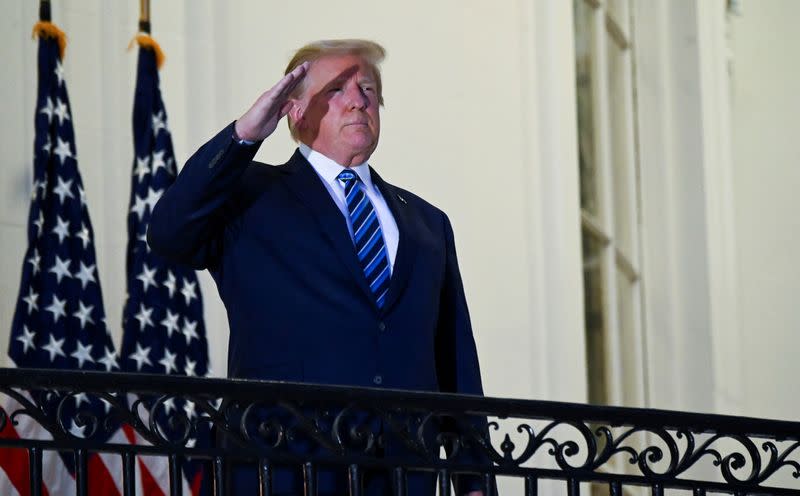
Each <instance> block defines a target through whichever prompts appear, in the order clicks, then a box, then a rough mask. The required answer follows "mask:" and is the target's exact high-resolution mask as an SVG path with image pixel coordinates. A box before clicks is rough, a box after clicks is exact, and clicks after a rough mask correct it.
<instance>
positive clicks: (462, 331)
mask: <svg viewBox="0 0 800 496" xmlns="http://www.w3.org/2000/svg"><path fill="white" fill-rule="evenodd" d="M442 216H443V218H444V231H445V243H446V245H447V246H446V262H445V275H444V284H443V287H442V293H441V300H440V301H441V303H440V309H439V323H438V328H437V330H436V371H437V376H438V379H439V387H440V389H441V391H442V392H447V393H459V394H476V395H483V386H482V384H481V371H480V365H479V364H478V351H477V349H476V347H475V339H474V338H473V336H472V323H471V322H470V318H469V310H468V309H467V299H466V297H465V295H464V285H463V283H462V281H461V273H460V271H459V269H458V260H457V257H456V248H455V239H454V236H453V228H452V226H451V224H450V220H449V219H448V218H447V215H444V214H442ZM448 424H449V425H448ZM442 428H443V429H444V430H447V431H455V432H461V433H465V431H472V432H478V433H480V434H481V435H483V436H485V437H486V439H488V426H487V422H486V418H485V417H477V416H473V417H468V418H464V419H459V420H458V421H456V420H455V419H454V421H453V422H450V423H446V424H445V425H443V426H442ZM466 437H467V438H469V436H466ZM448 456H449V453H448ZM458 460H459V461H463V462H465V463H469V464H477V465H485V466H489V465H491V461H490V460H489V457H488V456H487V455H486V454H485V452H483V450H482V449H481V448H480V446H475V445H472V446H468V447H464V448H463V449H462V450H461V453H460V455H459V456H458ZM454 485H455V489H456V494H457V495H459V496H460V495H463V494H466V493H468V492H470V491H475V490H483V491H484V492H485V491H486V488H485V484H484V480H483V478H482V477H478V476H472V475H461V476H457V477H455V479H454ZM492 485H493V486H495V484H494V482H492ZM494 494H497V489H496V487H494Z"/></svg>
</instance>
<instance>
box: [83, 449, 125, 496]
mask: <svg viewBox="0 0 800 496" xmlns="http://www.w3.org/2000/svg"><path fill="white" fill-rule="evenodd" d="M89 494H103V495H108V496H120V492H119V488H118V487H117V484H116V483H115V482H114V477H112V476H111V473H110V472H109V471H108V467H107V466H106V464H105V463H103V460H102V458H100V455H99V454H97V453H93V454H92V455H91V456H90V457H89Z"/></svg>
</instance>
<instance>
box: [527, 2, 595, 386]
mask: <svg viewBox="0 0 800 496" xmlns="http://www.w3.org/2000/svg"><path fill="white" fill-rule="evenodd" d="M519 6H520V18H521V23H522V26H521V28H520V32H521V43H522V50H521V53H522V58H523V60H521V61H520V63H521V64H522V67H523V70H522V73H523V75H524V76H523V79H524V80H523V91H522V95H521V98H522V101H521V102H520V103H521V104H522V105H524V106H525V107H526V111H525V112H523V115H524V117H523V119H524V122H522V123H521V125H522V127H523V130H524V131H525V132H526V135H527V136H529V137H530V139H529V140H527V141H525V142H524V143H523V147H524V149H523V150H522V156H525V157H530V158H531V162H530V164H529V166H528V167H527V169H528V171H529V175H528V178H527V181H528V191H529V194H528V198H529V205H528V207H529V219H530V220H529V228H530V230H529V238H528V239H529V250H530V251H531V256H530V260H531V261H532V263H531V267H530V271H531V272H530V280H531V286H532V287H531V295H532V300H533V301H532V303H531V307H530V308H531V310H530V311H531V319H530V321H531V322H532V323H533V326H534V329H532V333H533V343H534V347H533V349H532V353H531V356H532V359H533V360H535V363H536V365H535V366H534V367H533V370H532V373H533V374H534V377H531V383H532V384H534V385H536V386H534V387H536V388H537V389H538V390H539V391H540V392H541V393H543V397H545V398H547V399H548V400H567V401H585V400H586V397H587V396H586V392H587V381H586V352H585V350H586V344H585V336H584V317H583V306H584V305H583V269H582V266H581V259H582V257H581V231H580V229H581V213H580V191H579V187H580V186H579V184H580V183H579V178H578V153H577V114H576V108H575V105H576V104H575V102H576V100H575V63H574V60H575V49H574V39H573V30H574V28H573V12H572V3H571V2H553V1H551V0H535V1H533V2H520V3H519ZM565 61H568V62H565ZM526 90H527V91H526Z"/></svg>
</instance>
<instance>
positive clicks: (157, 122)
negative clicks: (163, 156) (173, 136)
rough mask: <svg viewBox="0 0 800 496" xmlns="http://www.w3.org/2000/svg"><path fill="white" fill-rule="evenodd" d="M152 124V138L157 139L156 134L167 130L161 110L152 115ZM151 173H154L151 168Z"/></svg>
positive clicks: (165, 120)
mask: <svg viewBox="0 0 800 496" xmlns="http://www.w3.org/2000/svg"><path fill="white" fill-rule="evenodd" d="M152 122H153V136H154V137H158V132H159V131H161V130H162V129H167V119H166V116H165V115H164V111H163V110H161V111H159V112H158V113H157V114H153V117H152ZM153 173H155V168H153Z"/></svg>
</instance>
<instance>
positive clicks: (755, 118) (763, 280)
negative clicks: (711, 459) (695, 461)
mask: <svg viewBox="0 0 800 496" xmlns="http://www.w3.org/2000/svg"><path fill="white" fill-rule="evenodd" d="M798 19H800V3H798V2H796V1H793V0H760V1H758V2H755V1H751V2H745V3H744V5H743V9H742V15H741V16H740V17H737V18H735V19H734V21H733V25H732V27H733V30H732V46H733V82H734V84H733V89H734V93H733V111H734V114H733V136H734V146H733V151H734V154H733V156H734V164H735V171H736V175H735V188H736V200H737V201H736V209H735V213H736V219H737V238H736V246H737V250H738V259H739V261H740V265H739V274H738V276H739V282H740V284H739V295H740V296H739V301H740V306H739V308H738V309H730V310H731V312H733V313H735V315H737V316H738V318H739V319H740V320H741V322H742V329H743V343H744V349H746V350H747V352H746V355H745V360H744V361H743V362H742V364H741V366H742V369H743V377H744V390H745V394H746V411H747V413H748V414H750V415H758V416H766V417H777V418H785V419H794V420H796V419H797V418H798V412H800V398H798V395H797V391H798V386H797V375H798V365H797V350H798V349H800V332H798V331H800V305H798V301H797V300H798V296H799V295H800V291H798V289H799V288H800V264H798V263H797V257H798V249H797V247H798V245H800V220H798V219H799V217H798V214H797V196H798V191H800V167H798V166H800V147H798V138H797V134H798V116H800V94H799V93H798V88H800V58H798V56H797V47H799V46H800V32H798V29H797V20H798Z"/></svg>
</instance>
